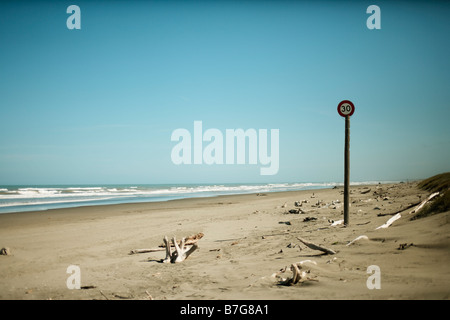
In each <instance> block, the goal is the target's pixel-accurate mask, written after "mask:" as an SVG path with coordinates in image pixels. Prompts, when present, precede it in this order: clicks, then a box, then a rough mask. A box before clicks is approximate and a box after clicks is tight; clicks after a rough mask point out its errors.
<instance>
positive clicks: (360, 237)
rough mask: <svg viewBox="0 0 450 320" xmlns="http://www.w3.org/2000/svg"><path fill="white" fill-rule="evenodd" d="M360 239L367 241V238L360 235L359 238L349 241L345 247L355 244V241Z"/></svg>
mask: <svg viewBox="0 0 450 320" xmlns="http://www.w3.org/2000/svg"><path fill="white" fill-rule="evenodd" d="M362 239H364V240H369V238H368V237H367V236H364V235H362V236H359V237H357V238H355V239H353V240H352V241H350V242H349V243H347V244H346V246H349V245H351V244H353V243H355V242H356V241H359V240H362Z"/></svg>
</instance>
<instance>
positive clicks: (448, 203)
mask: <svg viewBox="0 0 450 320" xmlns="http://www.w3.org/2000/svg"><path fill="white" fill-rule="evenodd" d="M418 187H419V188H420V189H423V190H427V191H430V192H439V193H440V195H439V197H436V199H435V200H434V201H432V202H430V203H428V204H426V205H425V206H424V207H423V208H422V210H420V211H419V212H418V213H417V214H416V215H415V216H414V217H413V218H412V219H411V220H414V219H419V218H424V217H428V216H431V215H433V214H437V213H441V212H446V211H449V210H450V172H446V173H441V174H438V175H435V176H433V177H431V178H428V179H425V180H423V181H421V182H419V184H418Z"/></svg>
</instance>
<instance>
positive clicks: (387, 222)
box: [375, 213, 402, 230]
mask: <svg viewBox="0 0 450 320" xmlns="http://www.w3.org/2000/svg"><path fill="white" fill-rule="evenodd" d="M401 217H402V215H401V214H400V213H397V214H396V215H395V216H393V217H392V218H390V219H389V220H388V221H386V223H385V224H382V225H381V226H379V227H378V228H376V229H375V230H378V229H386V228H388V227H389V226H390V225H391V224H392V223H393V222H394V221H395V220H398V219H400V218H401Z"/></svg>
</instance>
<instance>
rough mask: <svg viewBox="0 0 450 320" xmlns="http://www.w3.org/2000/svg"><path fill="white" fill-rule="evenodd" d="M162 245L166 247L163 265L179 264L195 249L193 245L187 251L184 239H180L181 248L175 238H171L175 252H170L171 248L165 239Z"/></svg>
mask: <svg viewBox="0 0 450 320" xmlns="http://www.w3.org/2000/svg"><path fill="white" fill-rule="evenodd" d="M164 243H165V245H166V258H165V259H164V260H163V261H162V262H163V263H179V262H183V261H184V260H186V259H187V258H188V257H189V256H190V255H191V254H192V253H193V252H194V251H195V250H196V249H197V248H198V245H197V243H194V244H193V245H192V247H190V248H189V249H188V248H186V247H185V238H183V239H181V246H179V245H178V242H177V240H176V238H175V237H173V238H172V243H173V244H174V247H175V251H172V246H171V245H170V243H169V240H168V239H167V236H165V237H164Z"/></svg>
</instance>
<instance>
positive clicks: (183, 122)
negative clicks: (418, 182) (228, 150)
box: [0, 0, 450, 185]
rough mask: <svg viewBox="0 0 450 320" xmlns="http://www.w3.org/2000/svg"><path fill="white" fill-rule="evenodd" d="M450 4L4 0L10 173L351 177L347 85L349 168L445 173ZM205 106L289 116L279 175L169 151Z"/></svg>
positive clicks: (269, 119)
mask: <svg viewBox="0 0 450 320" xmlns="http://www.w3.org/2000/svg"><path fill="white" fill-rule="evenodd" d="M71 4H76V5H78V6H79V7H80V9H81V29H80V30H69V29H68V28H67V26H66V20H67V18H68V17H69V16H70V14H67V13H66V9H67V7H68V6H69V5H71ZM372 4H376V5H378V6H379V7H380V9H381V29H380V30H369V29H368V28H367V27H366V20H367V18H368V17H369V16H370V14H367V13H366V9H367V7H368V6H369V5H372ZM449 16H450V4H449V3H448V2H445V1H434V2H433V1H423V2H421V1H412V2H406V1H404V2H401V1H314V2H313V1H170V0H169V1H149V2H146V1H33V2H31V1H10V2H8V1H2V2H1V3H0V45H1V50H0V111H1V112H0V185H5V184H106V183H111V184H112V183H227V182H301V181H314V182H320V181H337V182H342V181H343V159H344V155H343V152H344V119H343V118H341V117H340V116H339V115H338V113H337V110H336V108H337V104H338V103H339V102H340V101H341V100H344V99H349V100H351V101H353V103H354V104H355V107H356V111H355V114H354V115H353V116H352V117H351V180H352V181H367V180H406V179H420V178H426V177H428V176H431V175H434V174H437V173H441V172H445V171H449V170H450V126H449V119H450V108H449V101H450V90H449V88H450V60H449V58H448V57H449V56H450V44H449V40H448V34H450V23H449V22H448V17H449ZM196 120H200V121H202V123H203V128H204V130H206V129H208V128H217V129H219V130H221V131H222V132H225V130H226V129H235V128H242V129H248V128H254V129H268V130H270V129H279V133H280V141H279V146H280V153H279V159H280V164H279V171H278V173H277V174H276V175H273V176H261V175H260V167H261V166H260V165H249V164H246V165H216V164H213V165H175V164H173V163H172V161H171V150H172V148H173V147H174V146H175V145H176V142H173V141H171V139H170V138H171V134H172V132H173V131H174V130H175V129H177V128H186V129H188V130H189V131H191V132H193V123H194V121H196Z"/></svg>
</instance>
